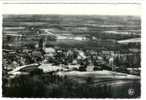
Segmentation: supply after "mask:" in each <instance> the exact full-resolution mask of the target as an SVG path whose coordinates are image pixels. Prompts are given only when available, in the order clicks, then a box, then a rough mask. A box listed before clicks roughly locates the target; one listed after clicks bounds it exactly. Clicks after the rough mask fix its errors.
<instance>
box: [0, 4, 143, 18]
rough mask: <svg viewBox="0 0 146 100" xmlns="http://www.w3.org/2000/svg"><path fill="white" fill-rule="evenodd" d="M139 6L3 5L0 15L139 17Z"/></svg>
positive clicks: (140, 10)
mask: <svg viewBox="0 0 146 100" xmlns="http://www.w3.org/2000/svg"><path fill="white" fill-rule="evenodd" d="M141 13H142V8H141V5H140V4H3V5H2V14H60V15H130V16H141Z"/></svg>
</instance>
